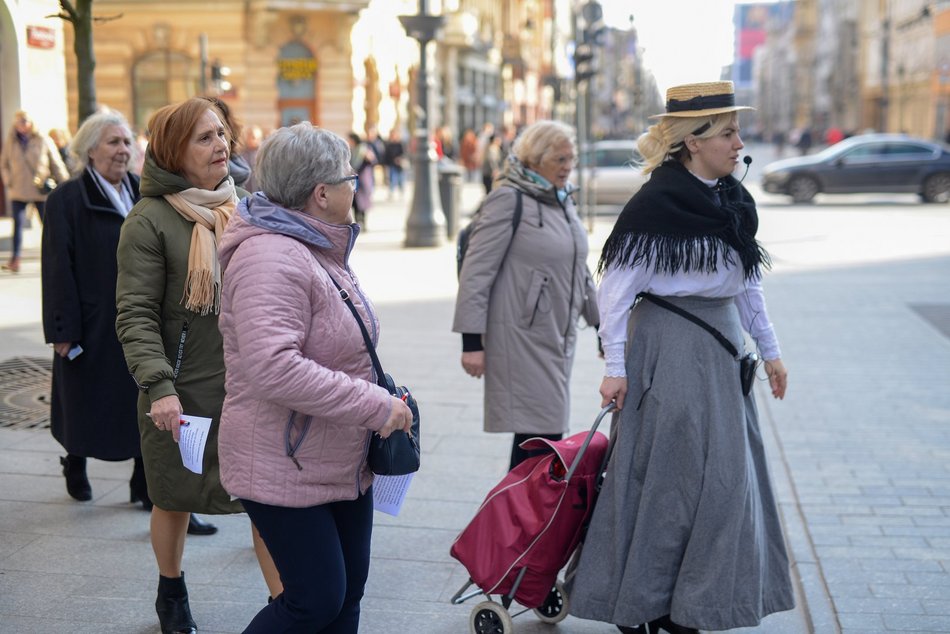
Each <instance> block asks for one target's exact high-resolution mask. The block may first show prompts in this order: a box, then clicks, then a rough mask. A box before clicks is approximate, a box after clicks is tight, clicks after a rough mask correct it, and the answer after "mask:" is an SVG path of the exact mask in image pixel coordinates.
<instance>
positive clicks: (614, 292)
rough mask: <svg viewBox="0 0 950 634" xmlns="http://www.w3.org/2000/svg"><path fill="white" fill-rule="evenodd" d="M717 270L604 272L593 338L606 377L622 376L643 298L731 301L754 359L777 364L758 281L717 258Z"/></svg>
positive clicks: (735, 257)
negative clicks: (634, 313) (633, 313)
mask: <svg viewBox="0 0 950 634" xmlns="http://www.w3.org/2000/svg"><path fill="white" fill-rule="evenodd" d="M700 180H705V179H700ZM707 184H708V183H707ZM729 253H730V255H731V259H732V260H733V261H734V262H741V260H740V259H739V254H738V253H737V252H736V251H735V250H734V249H731V248H730V249H729ZM716 269H717V270H716V272H715V273H697V272H695V271H694V272H690V273H684V272H682V271H679V272H677V273H674V274H669V273H664V272H660V273H656V272H654V270H653V265H652V264H651V265H650V266H649V267H647V266H644V265H638V266H633V267H623V268H617V267H616V266H610V267H608V268H607V270H606V271H605V272H604V276H603V278H602V279H601V282H600V287H599V289H598V292H597V303H598V305H599V307H600V329H599V330H598V333H599V334H600V339H601V343H602V344H603V347H604V357H605V360H606V362H607V369H606V375H607V376H610V377H624V376H626V375H627V371H626V363H625V356H626V355H625V348H626V343H627V321H628V319H629V317H630V309H631V308H633V304H634V302H635V301H636V298H637V295H639V294H640V293H644V292H646V293H652V294H654V295H659V296H660V297H686V296H690V295H695V296H699V297H711V298H716V297H732V298H734V301H735V303H736V307H737V308H738V309H739V319H740V322H741V323H742V327H743V328H744V329H745V330H746V332H748V333H749V334H750V335H751V336H752V339H753V341H755V344H756V346H757V347H758V349H759V355H760V356H761V357H762V358H763V359H765V360H767V361H772V360H774V359H779V358H781V356H782V353H781V351H780V350H779V346H778V340H777V339H776V337H775V330H774V329H773V328H772V322H771V321H769V315H768V311H767V310H766V308H765V296H764V294H763V293H762V281H761V279H755V280H746V279H745V273H744V271H743V269H742V266H732V265H728V264H727V263H726V262H725V254H720V256H719V262H718V263H717V266H716Z"/></svg>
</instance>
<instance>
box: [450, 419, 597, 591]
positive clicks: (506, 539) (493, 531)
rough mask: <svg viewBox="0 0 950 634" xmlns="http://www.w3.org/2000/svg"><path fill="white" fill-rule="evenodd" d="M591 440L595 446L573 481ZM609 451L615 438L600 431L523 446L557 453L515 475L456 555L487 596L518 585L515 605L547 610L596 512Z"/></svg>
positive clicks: (462, 537)
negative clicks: (560, 574)
mask: <svg viewBox="0 0 950 634" xmlns="http://www.w3.org/2000/svg"><path fill="white" fill-rule="evenodd" d="M589 433H591V442H590V444H589V445H588V447H587V449H586V451H584V452H583V455H582V456H581V458H580V461H579V462H578V464H577V466H576V468H575V469H574V471H573V473H572V474H571V475H570V480H567V479H566V478H565V475H567V474H568V471H569V470H570V469H571V467H572V465H573V464H574V461H575V458H576V457H577V454H578V453H579V451H580V449H581V447H582V445H583V444H584V441H585V439H586V438H587V436H588V434H589ZM607 444H608V442H607V437H606V436H604V435H603V434H602V433H600V432H596V431H595V432H586V431H585V432H580V433H577V434H574V435H572V436H570V437H568V438H565V439H563V440H558V441H549V440H545V439H543V438H531V439H529V440H526V441H525V442H523V443H521V447H523V448H525V449H544V448H547V449H550V452H549V453H546V454H543V455H541V456H535V457H533V458H529V459H527V460H525V461H524V462H522V463H521V464H519V465H518V466H517V467H515V468H514V469H513V470H512V471H511V472H509V473H508V475H506V476H505V477H504V478H503V479H502V481H501V482H500V483H499V484H498V485H497V486H495V488H494V489H492V490H491V491H490V492H489V493H488V496H487V497H486V498H485V501H484V502H483V503H482V505H481V506H480V507H479V509H478V511H477V513H476V514H475V517H474V518H473V519H472V521H471V522H470V523H469V524H468V526H466V527H465V529H464V530H463V531H462V532H461V533H460V534H459V536H458V537H457V538H456V539H455V542H454V543H453V544H452V548H451V551H450V552H451V555H452V556H453V557H455V558H456V559H457V560H459V562H461V563H462V565H464V566H465V568H466V569H467V570H468V573H469V575H470V576H471V579H472V581H473V582H474V583H475V584H476V585H478V587H479V588H481V590H482V591H483V592H484V593H485V594H486V595H491V594H509V593H510V592H511V590H512V588H514V587H515V586H516V585H517V587H516V588H515V593H514V599H515V601H517V602H518V603H520V604H521V605H523V606H525V607H527V608H536V607H538V606H540V605H542V604H543V603H544V601H545V599H546V598H547V596H548V594H549V593H550V592H551V589H552V587H554V584H555V582H556V581H557V575H558V572H559V571H560V570H561V568H563V567H564V565H565V564H566V563H567V561H568V559H569V558H570V556H571V554H572V552H573V551H574V549H575V548H576V547H577V544H578V543H579V542H580V540H581V537H582V536H583V531H584V530H585V527H586V526H587V523H588V521H589V520H590V516H591V514H592V513H593V510H594V502H595V497H596V487H597V483H598V476H599V474H598V472H599V471H600V469H601V465H602V464H603V460H604V457H605V455H606V452H607ZM519 578H520V581H519Z"/></svg>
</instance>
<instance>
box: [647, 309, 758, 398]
mask: <svg viewBox="0 0 950 634" xmlns="http://www.w3.org/2000/svg"><path fill="white" fill-rule="evenodd" d="M640 297H642V298H643V299H645V300H647V301H649V302H652V303H654V304H656V305H657V306H659V307H660V308H665V309H666V310H668V311H670V312H673V313H676V314H677V315H679V316H680V317H684V318H686V319H688V320H690V321H691V322H693V323H694V324H696V325H697V326H699V327H700V328H702V329H704V330H705V331H706V332H708V333H709V334H711V335H712V336H713V337H715V338H716V341H718V342H719V343H720V344H721V345H722V347H723V348H725V349H726V352H728V353H729V354H731V355H732V358H733V359H735V360H736V361H738V362H739V384H740V385H741V386H742V394H743V395H744V396H748V395H749V392H751V391H752V385H753V383H754V381H755V369H756V368H757V367H758V365H759V355H757V354H756V353H754V352H749V353H747V354H746V355H744V356H742V357H740V356H739V351H738V350H736V347H735V346H734V345H732V342H731V341H729V340H728V339H726V337H725V335H723V334H722V333H721V332H719V331H718V330H716V329H715V328H713V327H712V326H710V325H709V324H707V323H706V322H705V321H703V320H702V319H700V318H699V317H697V316H696V315H694V314H693V313H691V312H689V311H687V310H683V309H682V308H680V307H679V306H677V305H676V304H671V303H670V302H668V301H666V300H665V299H660V298H659V297H657V296H656V295H651V294H650V293H640Z"/></svg>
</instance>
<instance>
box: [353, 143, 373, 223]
mask: <svg viewBox="0 0 950 634" xmlns="http://www.w3.org/2000/svg"><path fill="white" fill-rule="evenodd" d="M347 141H348V143H349V146H350V166H351V167H352V168H353V171H354V172H355V173H356V177H357V180H356V183H357V186H356V195H355V196H353V216H354V217H355V218H356V222H357V223H359V225H360V228H362V229H363V231H366V214H367V212H369V210H370V208H371V207H372V206H373V189H374V188H375V181H374V179H373V166H374V165H376V162H377V161H378V160H379V159H378V157H377V156H376V153H375V152H374V151H373V148H371V147H370V146H369V145H368V144H366V143H364V142H363V140H362V139H360V135H358V134H357V133H356V132H350V134H349V136H348V137H347Z"/></svg>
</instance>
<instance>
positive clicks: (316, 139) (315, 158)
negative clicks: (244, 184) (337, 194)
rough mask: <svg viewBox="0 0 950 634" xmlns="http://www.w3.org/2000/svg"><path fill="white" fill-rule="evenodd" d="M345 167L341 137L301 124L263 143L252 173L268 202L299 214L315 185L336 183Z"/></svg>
mask: <svg viewBox="0 0 950 634" xmlns="http://www.w3.org/2000/svg"><path fill="white" fill-rule="evenodd" d="M349 167H350V146H349V145H348V144H347V142H346V140H345V139H344V138H343V137H341V136H340V135H338V134H335V133H333V132H330V131H329V130H324V129H322V128H318V127H316V126H314V125H312V124H310V123H307V122H303V123H298V124H296V125H293V126H290V127H289V128H280V129H279V130H277V131H276V132H274V133H273V134H271V135H270V136H268V137H267V138H266V139H264V142H263V143H261V147H260V149H259V150H258V151H257V165H256V166H255V168H254V169H255V172H256V178H257V186H258V187H259V188H260V189H261V191H263V192H264V195H265V196H267V198H268V199H270V200H272V201H273V202H275V203H277V204H278V205H281V206H283V207H286V208H287V209H296V210H298V211H300V210H302V209H303V208H304V207H305V206H306V204H307V199H308V198H310V194H312V193H313V190H314V189H315V188H316V187H317V185H319V184H321V183H334V182H338V181H339V179H341V178H343V177H344V176H346V172H347V171H348V170H349Z"/></svg>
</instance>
